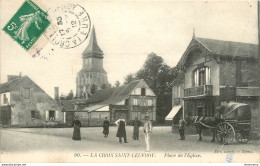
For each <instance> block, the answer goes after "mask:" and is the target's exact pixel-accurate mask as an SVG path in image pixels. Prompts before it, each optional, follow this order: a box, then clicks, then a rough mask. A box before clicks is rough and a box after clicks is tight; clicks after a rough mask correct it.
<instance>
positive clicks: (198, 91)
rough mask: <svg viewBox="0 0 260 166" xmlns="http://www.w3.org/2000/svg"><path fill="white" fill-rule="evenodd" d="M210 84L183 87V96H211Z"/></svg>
mask: <svg viewBox="0 0 260 166" xmlns="http://www.w3.org/2000/svg"><path fill="white" fill-rule="evenodd" d="M212 89H213V86H212V85H202V86H196V87H193V88H186V89H184V97H198V96H212Z"/></svg>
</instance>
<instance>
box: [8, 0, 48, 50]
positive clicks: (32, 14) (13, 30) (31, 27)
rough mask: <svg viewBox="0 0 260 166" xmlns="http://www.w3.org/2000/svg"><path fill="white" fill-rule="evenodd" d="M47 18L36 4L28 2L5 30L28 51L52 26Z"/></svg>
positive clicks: (29, 0) (27, 0) (28, 0)
mask: <svg viewBox="0 0 260 166" xmlns="http://www.w3.org/2000/svg"><path fill="white" fill-rule="evenodd" d="M47 16H48V15H47V13H45V12H44V11H43V10H42V9H40V8H39V7H38V6H37V5H36V4H35V3H34V2H32V1H31V0H26V1H25V2H24V3H23V5H22V6H21V7H20V9H19V10H18V11H17V12H16V14H15V15H14V16H13V17H12V18H11V20H10V21H9V22H8V23H7V24H6V26H5V27H4V28H3V30H4V31H5V32H6V33H7V34H9V35H10V36H11V37H12V38H13V39H14V40H15V41H17V42H18V43H19V44H20V45H21V46H22V47H23V48H24V49H25V50H26V51H28V50H29V49H30V48H31V47H32V46H33V44H34V43H35V42H36V41H37V40H38V39H39V37H40V36H41V35H42V34H43V32H44V31H45V30H46V28H47V27H48V26H49V25H50V21H49V20H48V19H47Z"/></svg>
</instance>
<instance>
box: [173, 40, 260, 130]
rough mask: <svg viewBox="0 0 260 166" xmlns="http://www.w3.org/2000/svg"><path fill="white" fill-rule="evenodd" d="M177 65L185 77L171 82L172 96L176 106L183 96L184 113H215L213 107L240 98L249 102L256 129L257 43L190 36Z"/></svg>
mask: <svg viewBox="0 0 260 166" xmlns="http://www.w3.org/2000/svg"><path fill="white" fill-rule="evenodd" d="M177 66H178V68H179V69H180V71H181V72H183V73H184V79H183V80H182V81H181V82H179V83H177V84H175V83H174V82H173V84H172V85H173V95H172V100H173V106H176V102H177V101H178V100H179V99H181V98H182V100H183V102H182V104H181V105H182V107H183V114H184V116H196V115H199V114H200V115H203V116H214V114H215V109H216V107H218V106H220V105H222V104H226V103H229V102H233V101H236V102H242V103H246V104H249V105H250V107H251V110H252V113H251V120H252V129H253V132H255V133H257V132H259V129H260V124H259V123H260V120H259V117H260V116H259V96H260V88H259V85H260V73H259V64H258V45H256V44H249V43H240V42H231V41H222V40H214V39H206V38H197V37H195V36H193V38H192V40H191V42H190V44H189V45H188V48H187V49H186V51H185V52H184V54H183V56H182V57H181V59H180V61H179V62H178V65H177ZM178 87H180V91H181V93H180V92H178V91H176V90H175V89H176V88H178ZM179 94H183V95H179Z"/></svg>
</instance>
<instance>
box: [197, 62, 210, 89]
mask: <svg viewBox="0 0 260 166" xmlns="http://www.w3.org/2000/svg"><path fill="white" fill-rule="evenodd" d="M202 85H210V68H209V67H206V66H205V67H200V68H197V69H195V70H194V71H193V86H202Z"/></svg>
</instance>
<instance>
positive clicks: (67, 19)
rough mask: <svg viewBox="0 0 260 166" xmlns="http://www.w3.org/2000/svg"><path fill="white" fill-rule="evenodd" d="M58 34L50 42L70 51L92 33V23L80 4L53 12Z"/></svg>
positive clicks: (63, 7) (64, 6) (56, 9)
mask: <svg viewBox="0 0 260 166" xmlns="http://www.w3.org/2000/svg"><path fill="white" fill-rule="evenodd" d="M50 15H51V17H52V19H53V21H54V24H56V26H57V27H58V29H57V32H56V33H55V34H54V35H53V36H52V37H51V39H50V41H51V43H52V44H54V45H55V46H58V47H60V48H64V49H69V48H74V47H77V46H79V45H80V44H81V43H83V42H84V41H85V40H86V39H87V37H88V35H89V32H90V28H91V21H90V17H89V15H88V13H87V12H86V10H85V9H84V8H83V7H82V6H80V5H78V4H71V3H69V4H66V5H62V6H58V7H56V8H55V9H54V10H53V11H52V12H51V14H50Z"/></svg>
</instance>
